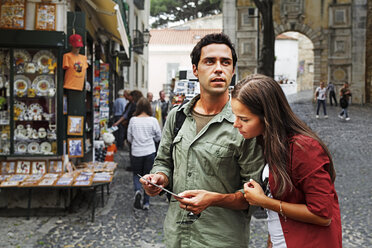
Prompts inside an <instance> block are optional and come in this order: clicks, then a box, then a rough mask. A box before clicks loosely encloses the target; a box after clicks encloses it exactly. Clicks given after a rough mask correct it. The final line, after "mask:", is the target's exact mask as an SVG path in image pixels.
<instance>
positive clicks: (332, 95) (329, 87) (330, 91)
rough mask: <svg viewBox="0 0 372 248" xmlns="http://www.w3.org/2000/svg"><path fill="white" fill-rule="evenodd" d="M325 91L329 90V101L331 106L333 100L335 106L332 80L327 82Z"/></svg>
mask: <svg viewBox="0 0 372 248" xmlns="http://www.w3.org/2000/svg"><path fill="white" fill-rule="evenodd" d="M327 91H328V92H329V103H330V104H331V106H333V102H332V100H334V101H335V105H336V107H337V99H336V93H335V86H334V84H333V83H332V82H329V84H328V86H327Z"/></svg>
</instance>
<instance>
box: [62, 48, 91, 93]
mask: <svg viewBox="0 0 372 248" xmlns="http://www.w3.org/2000/svg"><path fill="white" fill-rule="evenodd" d="M87 68H88V63H87V57H85V56H84V55H81V54H79V55H76V54H74V53H71V52H69V53H65V54H64V55H63V69H64V70H66V72H65V82H64V84H63V88H65V89H70V90H80V91H82V90H83V88H84V81H85V72H86V70H87Z"/></svg>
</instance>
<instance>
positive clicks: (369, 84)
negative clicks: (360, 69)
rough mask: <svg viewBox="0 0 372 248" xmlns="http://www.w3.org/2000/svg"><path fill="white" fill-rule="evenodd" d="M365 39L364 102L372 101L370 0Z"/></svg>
mask: <svg viewBox="0 0 372 248" xmlns="http://www.w3.org/2000/svg"><path fill="white" fill-rule="evenodd" d="M366 26H367V34H366V36H367V39H366V102H369V103H371V102H372V1H368V8H367V25H366Z"/></svg>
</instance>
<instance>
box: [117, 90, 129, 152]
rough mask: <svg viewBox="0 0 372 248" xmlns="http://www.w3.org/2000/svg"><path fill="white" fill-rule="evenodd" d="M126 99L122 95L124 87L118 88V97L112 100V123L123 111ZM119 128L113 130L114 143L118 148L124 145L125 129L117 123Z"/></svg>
mask: <svg viewBox="0 0 372 248" xmlns="http://www.w3.org/2000/svg"><path fill="white" fill-rule="evenodd" d="M127 103H128V100H127V99H126V98H125V97H124V89H121V90H119V92H118V98H116V99H115V102H114V123H115V122H117V121H118V120H119V119H120V118H121V116H122V115H123V113H124V110H125V106H126V105H127ZM118 127H119V130H118V131H117V132H114V135H115V140H116V145H117V148H118V149H122V148H123V146H124V136H125V130H124V126H123V125H118Z"/></svg>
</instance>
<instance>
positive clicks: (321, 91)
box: [315, 82, 328, 119]
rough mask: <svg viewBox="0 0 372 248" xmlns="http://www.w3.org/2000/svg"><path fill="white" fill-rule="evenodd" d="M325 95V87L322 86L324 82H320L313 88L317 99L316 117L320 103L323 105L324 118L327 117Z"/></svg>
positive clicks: (317, 116)
mask: <svg viewBox="0 0 372 248" xmlns="http://www.w3.org/2000/svg"><path fill="white" fill-rule="evenodd" d="M326 97H327V89H326V88H325V87H324V82H320V86H319V87H318V88H316V90H315V99H316V101H317V106H316V116H315V117H316V118H317V119H318V118H319V109H320V105H323V113H324V118H328V115H327V109H326Z"/></svg>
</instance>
